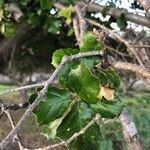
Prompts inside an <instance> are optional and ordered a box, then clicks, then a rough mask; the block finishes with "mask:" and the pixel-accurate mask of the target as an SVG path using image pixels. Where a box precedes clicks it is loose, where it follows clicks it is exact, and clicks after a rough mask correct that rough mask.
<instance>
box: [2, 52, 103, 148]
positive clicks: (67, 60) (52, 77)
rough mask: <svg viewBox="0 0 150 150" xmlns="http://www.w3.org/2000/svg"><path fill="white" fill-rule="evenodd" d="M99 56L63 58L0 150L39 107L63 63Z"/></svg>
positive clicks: (93, 53)
mask: <svg viewBox="0 0 150 150" xmlns="http://www.w3.org/2000/svg"><path fill="white" fill-rule="evenodd" d="M96 55H100V56H103V55H104V53H103V51H91V52H86V53H78V54H76V55H72V56H64V57H63V59H62V61H61V63H60V64H59V66H58V67H57V68H56V70H55V71H54V72H53V74H52V75H51V77H50V78H49V79H48V80H47V81H46V82H45V86H44V87H43V89H42V90H41V91H40V92H39V95H38V97H37V98H36V99H35V101H34V102H33V103H32V104H31V105H30V107H29V108H28V109H27V110H26V112H25V113H24V115H23V117H22V118H21V119H20V121H19V122H18V124H17V125H16V127H15V128H14V129H13V130H12V131H11V132H10V133H9V135H8V136H7V137H6V138H5V139H4V140H3V141H2V142H1V143H0V148H1V149H3V148H4V147H5V146H6V145H7V144H8V143H9V141H10V140H11V139H12V138H13V137H14V136H15V135H16V134H17V133H18V132H19V131H20V130H21V129H22V126H23V124H24V122H25V121H26V120H27V119H28V118H29V116H30V115H31V114H32V111H33V110H34V109H35V108H36V107H37V106H38V105H39V103H40V102H41V101H42V99H43V97H44V96H45V94H46V93H47V91H48V87H49V85H50V84H52V83H53V81H54V79H55V78H56V76H57V74H58V73H59V71H60V70H61V69H62V67H63V66H64V64H65V63H68V62H70V61H72V60H74V59H79V58H81V57H89V56H96Z"/></svg>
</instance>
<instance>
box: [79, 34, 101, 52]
mask: <svg viewBox="0 0 150 150" xmlns="http://www.w3.org/2000/svg"><path fill="white" fill-rule="evenodd" d="M101 49H102V46H101V44H100V42H98V41H97V38H96V36H95V35H94V34H93V33H91V32H88V33H87V34H86V35H85V36H84V37H83V43H82V45H81V47H80V51H81V52H87V51H95V50H101Z"/></svg>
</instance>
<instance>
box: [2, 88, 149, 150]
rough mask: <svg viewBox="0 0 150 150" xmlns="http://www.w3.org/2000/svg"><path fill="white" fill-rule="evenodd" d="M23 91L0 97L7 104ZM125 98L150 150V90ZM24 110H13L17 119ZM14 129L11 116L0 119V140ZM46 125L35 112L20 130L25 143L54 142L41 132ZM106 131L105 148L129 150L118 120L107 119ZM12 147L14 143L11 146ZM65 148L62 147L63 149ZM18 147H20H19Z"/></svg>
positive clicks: (146, 147) (16, 119) (103, 128)
mask: <svg viewBox="0 0 150 150" xmlns="http://www.w3.org/2000/svg"><path fill="white" fill-rule="evenodd" d="M6 89H10V87H9V86H8V87H7V86H0V91H2V90H6ZM18 94H19V93H18V92H16V93H13V94H11V95H6V96H3V97H0V99H2V101H3V102H4V103H17V102H18V101H19V99H20V97H19V95H18ZM121 97H122V100H123V101H124V103H125V104H126V105H127V106H128V109H129V112H130V114H131V115H132V117H133V120H134V121H135V123H136V126H137V129H138V131H139V134H140V137H141V139H142V142H143V145H144V148H145V149H146V150H149V149H150V137H149V135H150V127H149V124H150V117H149V114H150V93H149V92H144V91H141V92H135V91H131V92H130V93H129V95H126V96H122V95H121ZM23 113H24V110H18V111H15V112H12V116H13V117H14V119H15V121H16V122H17V121H18V120H19V119H20V118H21V116H22V114H23ZM10 131H11V126H10V122H9V120H8V119H7V117H6V116H5V115H4V116H3V117H2V118H1V119H0V141H1V140H2V139H3V138H4V137H5V136H6V135H7V134H8V133H9V132H10ZM41 131H42V127H38V126H37V124H36V120H35V117H34V115H32V116H31V117H30V119H28V121H27V122H26V124H25V125H24V127H23V130H22V131H21V132H20V134H19V135H20V137H21V139H22V143H23V144H24V146H25V147H27V148H38V147H44V146H47V145H48V144H50V143H53V142H52V141H48V140H47V139H46V138H45V137H44V136H43V135H42V134H40V132H41ZM101 132H102V143H101V149H102V150H105V149H107V150H113V149H115V150H121V149H125V143H124V140H123V136H122V133H121V132H122V130H121V127H120V124H119V123H118V120H117V119H115V120H106V122H105V124H104V125H102V127H101ZM10 149H12V146H11V148H10ZM61 149H62V148H61ZM15 150H17V147H15Z"/></svg>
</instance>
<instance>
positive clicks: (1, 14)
mask: <svg viewBox="0 0 150 150" xmlns="http://www.w3.org/2000/svg"><path fill="white" fill-rule="evenodd" d="M3 13H4V12H3V9H2V8H0V22H1V21H2V19H3Z"/></svg>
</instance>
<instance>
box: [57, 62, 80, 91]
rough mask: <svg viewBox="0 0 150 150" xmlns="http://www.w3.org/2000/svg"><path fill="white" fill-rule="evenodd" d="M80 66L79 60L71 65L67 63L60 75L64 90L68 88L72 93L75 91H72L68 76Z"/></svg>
mask: <svg viewBox="0 0 150 150" xmlns="http://www.w3.org/2000/svg"><path fill="white" fill-rule="evenodd" d="M78 64H79V61H78V60H76V61H72V62H70V63H66V64H65V65H64V66H63V68H62V70H61V71H60V73H59V75H58V79H59V82H60V84H61V85H62V86H63V87H64V88H68V89H69V90H70V91H73V90H72V86H71V85H70V83H69V78H68V75H69V73H70V71H71V70H72V69H74V68H76V67H77V66H78Z"/></svg>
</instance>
